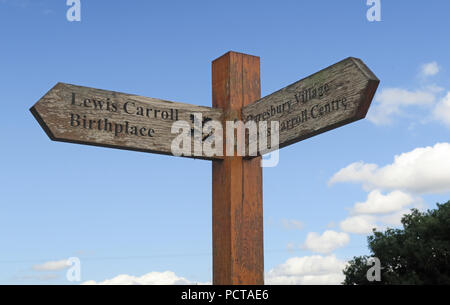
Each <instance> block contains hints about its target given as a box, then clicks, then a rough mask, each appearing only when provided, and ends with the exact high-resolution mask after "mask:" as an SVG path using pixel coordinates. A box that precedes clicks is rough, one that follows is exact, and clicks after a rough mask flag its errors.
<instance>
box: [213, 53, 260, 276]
mask: <svg viewBox="0 0 450 305" xmlns="http://www.w3.org/2000/svg"><path fill="white" fill-rule="evenodd" d="M259 66H260V65H259V57H255V56H251V55H245V54H241V53H235V52H229V53H227V54H225V55H223V56H222V57H220V58H218V59H216V60H215V61H214V62H213V64H212V82H213V107H217V108H221V109H223V112H224V120H233V121H234V120H240V119H241V109H242V107H244V106H245V105H248V104H250V103H252V102H253V101H255V100H257V99H259V97H260V94H261V89H260V69H259ZM224 149H225V148H224ZM260 162H261V158H260V157H258V158H253V159H244V158H243V157H238V156H234V157H233V156H231V157H230V156H228V157H225V158H224V160H221V161H213V165H212V177H213V184H212V197H213V198H212V199H213V215H212V217H213V221H212V223H213V284H214V285H251V284H254V285H261V284H264V247H263V206H262V168H261V166H260Z"/></svg>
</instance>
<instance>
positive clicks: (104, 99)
mask: <svg viewBox="0 0 450 305" xmlns="http://www.w3.org/2000/svg"><path fill="white" fill-rule="evenodd" d="M30 110H31V112H32V113H33V115H34V116H35V118H36V119H37V120H38V121H39V123H40V124H41V126H42V128H43V129H44V130H45V131H46V133H47V134H48V136H49V137H50V139H52V140H54V141H62V142H72V143H78V144H87V145H96V146H104V147H112V148H119V149H127V150H135V151H143V152H150V153H158V154H167V155H171V154H172V152H171V143H172V140H173V139H174V138H175V137H176V136H177V134H172V133H171V127H172V124H173V123H174V122H175V121H177V120H184V121H186V122H189V123H190V124H191V127H192V128H193V123H192V121H191V119H192V118H191V114H193V113H201V114H202V116H203V119H206V118H208V119H211V120H217V121H221V120H222V111H221V109H214V108H211V107H203V106H196V105H190V104H183V103H176V102H170V101H165V100H160V99H155V98H148V97H142V96H137V95H131V94H125V93H119V92H114V91H105V90H100V89H93V88H87V87H81V86H74V85H69V84H64V83H58V84H57V85H56V86H55V87H53V88H52V89H51V90H50V91H49V92H48V93H47V94H45V96H44V97H42V98H41V99H40V100H39V101H38V102H37V103H36V104H35V105H34V106H33V107H32V108H31V109H30ZM89 120H91V121H89ZM119 125H120V126H122V127H120V126H119ZM120 129H122V130H121V131H120V132H119V130H120ZM193 145H194V144H193V137H192V146H193ZM192 152H194V150H193V149H192ZM192 157H195V158H202V159H222V157H220V156H219V157H217V156H214V157H207V156H205V155H201V156H192Z"/></svg>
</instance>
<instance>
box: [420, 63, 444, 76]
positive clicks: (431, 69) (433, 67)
mask: <svg viewBox="0 0 450 305" xmlns="http://www.w3.org/2000/svg"><path fill="white" fill-rule="evenodd" d="M439 71H440V67H439V65H438V63H437V62H435V61H433V62H430V63H426V64H424V65H422V67H421V69H420V74H421V75H422V76H433V75H436V74H438V73H439Z"/></svg>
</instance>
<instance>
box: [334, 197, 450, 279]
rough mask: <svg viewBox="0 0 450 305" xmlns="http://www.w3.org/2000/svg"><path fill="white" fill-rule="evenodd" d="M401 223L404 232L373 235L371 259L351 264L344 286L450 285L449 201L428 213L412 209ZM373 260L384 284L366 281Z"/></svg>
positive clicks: (370, 241) (389, 231)
mask: <svg viewBox="0 0 450 305" xmlns="http://www.w3.org/2000/svg"><path fill="white" fill-rule="evenodd" d="M401 222H402V226H403V229H386V230H385V231H384V232H380V231H376V230H374V231H373V234H372V235H371V236H369V237H368V238H367V240H368V244H369V249H370V251H371V255H369V256H367V255H365V256H359V257H354V258H353V259H352V260H351V261H350V262H349V264H348V265H347V267H346V268H345V269H344V271H343V272H344V275H345V280H344V282H343V284H344V285H355V284H356V285H368V284H393V285H396V284H397V285H398V284H400V285H401V284H411V285H433V284H447V285H448V284H450V201H448V202H447V203H445V204H437V209H434V210H428V211H426V212H420V211H418V210H417V209H413V210H411V213H410V214H407V215H404V216H403V218H402V221H401ZM371 258H378V259H379V260H380V262H381V281H369V280H368V279H367V271H368V270H369V268H372V267H373V263H370V264H369V263H368V262H369V260H370V259H371ZM371 272H372V271H370V272H369V273H371Z"/></svg>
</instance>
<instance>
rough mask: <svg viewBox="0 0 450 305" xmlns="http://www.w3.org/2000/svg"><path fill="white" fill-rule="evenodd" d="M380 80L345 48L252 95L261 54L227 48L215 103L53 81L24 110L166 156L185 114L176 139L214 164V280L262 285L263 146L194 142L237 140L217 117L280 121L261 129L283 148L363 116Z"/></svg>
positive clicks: (117, 144)
mask: <svg viewBox="0 0 450 305" xmlns="http://www.w3.org/2000/svg"><path fill="white" fill-rule="evenodd" d="M378 84H379V80H378V78H377V77H376V76H375V75H374V74H373V73H372V72H371V71H370V69H369V68H368V67H367V66H366V65H365V64H364V63H363V62H362V61H361V60H359V59H356V58H351V57H350V58H347V59H345V60H343V61H341V62H339V63H337V64H335V65H332V66H330V67H328V68H326V69H324V70H322V71H320V72H317V73H315V74H313V75H311V76H309V77H306V78H304V79H302V80H300V81H298V82H296V83H294V84H292V85H289V86H287V87H286V88H283V89H281V90H279V91H277V92H275V93H273V94H270V95H268V96H266V97H264V98H262V99H260V93H261V89H260V70H259V57H255V56H251V55H246V54H242V53H236V52H228V53H226V54H225V55H223V56H222V57H220V58H218V59H216V60H215V61H213V63H212V89H213V101H212V102H213V107H203V106H196V105H190V104H184V103H176V102H169V101H164V100H160V99H155V98H147V97H142V96H137V95H130V94H124V93H119V92H114V91H105V90H99V89H93V88H87V87H80V86H74V85H69V84H63V83H58V84H57V85H56V86H55V87H53V88H52V89H51V90H50V91H49V92H48V93H47V94H46V95H44V97H42V98H41V99H40V100H39V101H38V102H37V103H36V104H35V105H34V106H33V107H32V108H31V109H30V110H31V112H32V114H33V115H34V116H35V118H36V119H37V121H38V122H39V123H40V125H41V126H42V128H43V129H44V130H45V132H46V133H47V135H48V136H49V137H50V139H52V140H55V141H62V142H71V143H78V144H87V145H96V146H103V147H111V148H119V149H127V150H135V151H142V152H151V153H158V154H166V155H179V154H175V153H174V151H173V147H174V146H173V142H174V140H175V138H176V137H178V136H180V135H179V134H177V133H176V132H175V133H174V132H173V131H174V128H173V126H174V124H176V123H177V122H185V125H182V126H184V127H186V128H188V129H187V130H188V133H185V134H184V136H185V138H184V139H186V137H187V138H188V139H189V141H188V144H189V147H188V148H189V149H190V150H191V151H195V152H197V153H195V154H190V153H188V154H184V156H186V157H194V158H200V159H207V160H211V161H212V163H213V164H212V169H213V170H212V214H213V215H212V219H213V221H212V226H213V284H216V285H222V284H228V285H230V284H231V285H234V284H236V285H251V284H253V285H258V284H264V250H263V205H262V168H261V151H260V152H259V153H257V154H256V155H254V156H253V155H248V154H247V155H239V154H236V153H235V151H234V152H233V154H231V155H227V152H228V150H226V149H225V148H224V147H223V154H222V153H221V152H219V153H217V152H216V153H215V154H211V153H207V152H205V150H202V149H200V150H199V149H198V147H200V148H203V147H204V145H205V143H206V142H208V141H210V140H211V139H212V140H219V142H220V143H224V142H226V141H225V140H224V139H226V138H227V137H228V135H229V133H232V136H233V143H232V147H233V148H235V146H236V142H235V139H234V132H235V129H232V130H231V131H230V130H226V132H222V130H221V132H218V130H217V125H215V126H216V127H215V128H213V129H211V131H212V130H213V132H212V133H209V132H206V133H205V130H204V129H203V125H204V124H205V125H208V122H218V123H221V125H222V126H225V125H226V122H230V121H231V122H237V121H243V122H245V125H244V126H245V127H247V123H249V122H250V123H251V122H255V123H259V122H267V123H269V126H271V125H270V123H271V122H277V123H278V124H279V128H278V129H277V130H270V128H269V133H268V134H265V135H267V136H268V135H270V134H273V133H274V132H279V147H280V148H281V147H285V146H287V145H290V144H293V143H295V142H298V141H301V140H304V139H307V138H309V137H312V136H315V135H317V134H320V133H323V132H326V131H328V130H331V129H334V128H337V127H339V126H342V125H345V124H348V123H351V122H354V121H356V120H359V119H362V118H364V117H365V116H366V113H367V111H368V109H369V106H370V103H371V101H372V99H373V96H374V94H375V91H376V89H377V87H378ZM199 117H201V118H200V122H199V121H198V120H197V118H199ZM186 122H189V124H188V123H186ZM199 128H200V129H199ZM175 130H176V131H177V130H178V129H177V128H175ZM208 130H209V129H208ZM183 132H184V131H182V133H183ZM260 132H261V130H260ZM243 134H244V137H245V129H244V133H243ZM241 135H242V134H241ZM263 135H264V134H263ZM191 138H192V141H190V140H191ZM237 138H238V142H239V127H238V135H237ZM258 139H261V135H259V136H256V137H249V140H248V141H246V142H245V144H246V146H250V145H251V144H252V143H253V142H252V141H255V140H258ZM227 140H228V139H227ZM214 143H215V147H216V148H217V147H221V146H217V143H218V142H214ZM266 143H269V141H267V142H266ZM213 146H214V145H213ZM277 148H278V147H273V146H272V147H270V148H269V149H268V150H265V151H264V152H263V153H266V152H268V151H271V150H274V149H277ZM246 152H248V149H246Z"/></svg>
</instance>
